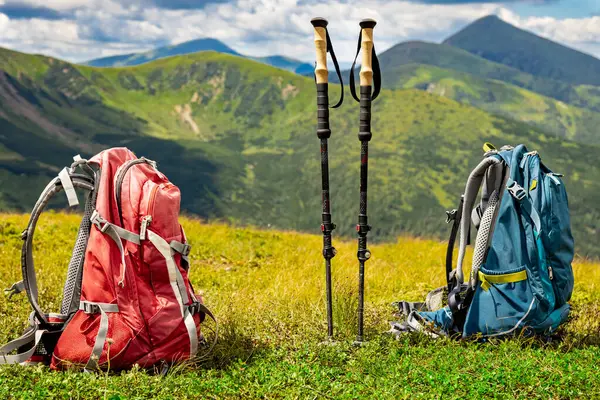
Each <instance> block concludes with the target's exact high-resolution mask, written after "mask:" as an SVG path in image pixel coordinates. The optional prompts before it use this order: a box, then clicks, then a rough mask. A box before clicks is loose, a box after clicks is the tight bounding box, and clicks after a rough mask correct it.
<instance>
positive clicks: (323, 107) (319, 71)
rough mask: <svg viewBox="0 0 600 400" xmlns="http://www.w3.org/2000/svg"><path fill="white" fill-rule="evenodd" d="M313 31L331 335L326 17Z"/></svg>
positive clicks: (329, 329) (315, 22)
mask: <svg viewBox="0 0 600 400" xmlns="http://www.w3.org/2000/svg"><path fill="white" fill-rule="evenodd" d="M311 23H312V24H313V27H314V32H315V39H314V40H315V49H316V60H317V62H316V66H315V80H316V83H317V136H318V137H319V139H320V141H321V204H322V213H321V231H322V232H323V258H324V259H325V291H326V301H327V334H328V336H329V337H330V338H332V337H333V310H332V309H333V301H332V289H331V259H332V258H333V257H334V256H335V248H334V247H333V245H332V241H331V232H332V231H333V230H334V229H335V225H334V224H333V223H332V222H331V203H330V198H329V149H328V143H327V140H328V139H329V137H330V136H331V129H330V128H329V88H328V83H327V82H328V78H329V72H328V70H327V45H328V43H327V29H326V27H327V21H326V20H324V19H322V18H315V19H313V20H312V21H311Z"/></svg>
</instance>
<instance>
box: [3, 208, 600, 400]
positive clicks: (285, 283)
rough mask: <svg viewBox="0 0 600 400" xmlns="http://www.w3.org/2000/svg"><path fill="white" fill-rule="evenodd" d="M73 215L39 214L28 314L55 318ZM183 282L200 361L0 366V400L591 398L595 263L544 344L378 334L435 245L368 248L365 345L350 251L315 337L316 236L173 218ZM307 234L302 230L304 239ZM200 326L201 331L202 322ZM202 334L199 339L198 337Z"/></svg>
mask: <svg viewBox="0 0 600 400" xmlns="http://www.w3.org/2000/svg"><path fill="white" fill-rule="evenodd" d="M78 221H79V217H78V216H77V215H64V214H54V213H49V214H46V215H44V216H42V219H41V221H40V224H39V225H38V230H37V232H36V237H37V238H38V241H37V245H36V253H35V254H36V256H35V261H36V268H37V271H38V280H39V284H40V297H41V301H42V305H43V306H45V307H47V308H48V310H51V309H57V308H58V306H59V304H60V292H61V290H62V284H63V279H64V276H65V274H66V265H67V263H68V257H69V255H70V251H71V248H72V244H73V241H74V237H75V235H76V233H77V228H78ZM26 222H27V216H24V215H3V216H0V263H1V264H0V266H1V268H0V287H8V286H10V284H12V283H13V282H15V281H18V280H19V279H20V266H19V262H20V247H21V240H20V238H19V234H20V232H21V231H22V229H23V228H24V227H25V225H26ZM183 224H184V226H185V229H186V232H187V234H188V238H189V240H190V242H191V244H192V245H193V252H192V259H193V260H192V273H191V278H192V281H193V284H194V286H195V287H196V289H197V290H200V291H202V292H203V294H204V297H205V301H206V303H207V305H209V306H210V307H211V308H212V309H213V310H214V312H215V313H216V315H217V317H218V319H219V321H220V330H221V332H220V336H219V343H218V345H217V347H216V348H215V350H214V352H213V353H212V354H211V355H210V356H209V357H205V358H204V359H203V360H197V361H195V362H194V363H188V364H186V365H181V366H177V367H175V368H173V369H171V371H170V372H169V373H168V374H167V375H166V376H160V375H159V374H156V373H154V372H153V371H143V370H140V369H134V370H132V371H127V372H114V371H109V372H108V373H102V374H96V373H91V374H83V373H76V372H52V371H50V370H49V369H48V368H46V367H41V366H38V367H21V366H4V367H1V368H0V398H3V399H4V398H26V399H38V398H52V399H55V398H59V399H62V398H64V399H69V398H73V399H78V398H107V399H146V398H152V397H155V398H167V399H168V398H173V399H185V398H291V399H305V398H310V399H321V398H369V399H372V398H382V399H388V398H389V399H399V398H444V399H446V398H527V399H529V398H544V399H559V398H593V397H597V396H599V394H600V375H599V373H600V367H598V365H599V364H600V347H599V346H600V290H599V289H600V268H599V267H600V265H598V264H594V263H591V262H587V261H585V260H577V262H576V264H575V266H574V268H575V278H576V286H575V292H574V295H573V299H572V302H571V304H572V306H573V312H572V317H571V320H570V321H569V323H568V324H567V325H566V326H564V327H563V328H562V329H561V330H560V332H559V334H558V335H557V336H556V337H554V338H553V339H552V340H551V341H542V340H541V339H525V338H519V339H515V340H507V341H494V342H492V343H476V342H471V341H460V342H454V341H450V340H438V341H434V340H432V339H428V338H426V337H424V336H420V335H416V334H415V335H407V336H405V337H403V338H401V339H400V340H394V339H392V338H390V337H388V335H386V334H384V332H385V331H386V330H387V329H388V321H389V320H392V319H393V316H392V312H393V309H392V307H391V306H390V303H391V302H392V301H394V300H400V299H406V300H419V299H421V298H423V297H424V296H425V294H426V293H427V292H428V291H429V290H430V289H432V288H435V287H437V286H440V285H442V284H443V279H444V278H443V259H444V254H445V244H444V243H440V242H434V241H428V240H421V239H411V238H399V239H398V241H397V242H396V243H390V244H378V245H374V246H371V251H372V253H373V258H372V259H371V260H370V261H369V262H368V263H367V275H366V290H367V291H366V322H365V323H366V327H367V338H368V342H367V343H366V344H365V345H363V346H361V347H355V346H353V344H352V342H353V339H354V330H355V318H356V317H355V308H356V282H357V269H358V268H357V262H356V255H355V254H356V244H355V242H354V241H351V242H340V241H338V240H336V241H335V244H336V247H337V248H338V255H337V256H336V257H335V258H334V260H333V271H334V282H335V305H334V312H335V322H336V328H337V331H336V339H337V343H336V344H335V345H327V344H322V342H323V340H324V339H325V332H326V324H325V301H324V267H323V261H322V257H321V237H320V236H318V235H308V234H299V233H295V232H280V231H265V230H256V229H250V228H237V227H229V226H225V225H218V224H203V223H200V222H199V221H196V220H192V219H183ZM315 231H316V229H315ZM28 314H29V303H28V302H27V299H26V297H25V296H24V295H20V296H17V297H16V298H13V299H12V300H11V301H9V300H8V299H7V298H6V297H0V342H6V341H8V340H9V339H11V338H15V337H16V336H18V335H19V334H20V333H21V332H22V330H23V329H24V328H25V325H26V320H27V316H28ZM207 326H208V324H207ZM207 332H208V329H207Z"/></svg>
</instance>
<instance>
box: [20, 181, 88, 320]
mask: <svg viewBox="0 0 600 400" xmlns="http://www.w3.org/2000/svg"><path fill="white" fill-rule="evenodd" d="M64 171H65V170H63V172H61V175H60V176H59V177H57V178H54V179H53V180H52V181H50V183H49V184H48V185H47V186H46V188H45V189H44V190H43V191H42V194H41V195H40V197H39V199H38V201H37V202H36V204H35V206H34V207H33V211H32V212H31V216H30V218H29V223H28V224H27V228H26V229H25V230H24V231H23V233H22V234H21V238H22V239H23V248H22V251H21V271H22V274H23V286H24V288H25V291H26V292H27V298H28V299H29V302H30V303H31V306H32V307H33V311H34V315H35V318H36V319H37V320H38V321H39V322H40V323H41V324H42V325H47V324H49V323H50V322H49V321H48V318H47V315H46V314H45V313H44V312H43V311H42V309H41V307H40V305H39V303H38V287H37V279H36V273H35V265H34V261H33V239H34V234H35V228H36V226H37V222H38V220H39V218H40V216H41V214H42V212H43V210H44V209H45V207H46V206H47V205H48V202H49V201H50V200H51V199H52V198H53V197H54V195H55V194H57V193H58V192H60V191H61V190H65V193H67V198H68V200H69V202H70V203H72V204H76V203H75V200H74V199H76V195H74V189H75V188H81V189H84V190H86V191H88V192H89V193H90V195H89V196H88V200H87V202H88V203H89V202H91V201H92V197H93V198H94V199H95V194H94V193H95V188H96V186H95V185H96V183H95V182H96V179H95V177H93V176H90V175H88V174H79V173H75V172H74V171H73V170H72V169H69V170H67V171H66V172H64ZM92 194H94V195H92ZM73 196H75V197H73ZM77 204H78V202H77ZM89 208H92V209H93V207H88V205H86V215H84V219H83V221H82V227H80V231H79V234H78V237H77V241H76V250H77V248H78V247H83V250H82V251H76V252H74V255H73V257H72V259H71V262H70V263H69V272H68V274H67V277H68V279H67V283H66V284H65V288H67V286H68V289H69V290H68V291H67V293H66V296H64V297H63V305H62V307H61V311H63V312H64V311H65V310H66V311H68V312H70V311H71V306H72V303H73V302H74V300H73V299H74V298H76V299H77V306H78V301H79V296H78V294H77V293H76V292H77V291H76V290H75V289H76V286H77V284H76V279H77V277H78V275H77V274H79V278H80V277H81V275H80V271H79V272H78V270H80V268H79V265H81V264H82V263H83V257H84V255H85V246H86V245H87V238H88V237H89V216H88V215H87V210H88V209H89ZM86 221H87V225H86V224H85V222H86ZM86 226H87V227H88V229H87V233H86V230H85V228H86ZM73 270H75V273H74V272H73ZM73 280H75V281H73ZM79 280H80V279H79ZM79 287H80V284H79ZM79 290H80V289H79Z"/></svg>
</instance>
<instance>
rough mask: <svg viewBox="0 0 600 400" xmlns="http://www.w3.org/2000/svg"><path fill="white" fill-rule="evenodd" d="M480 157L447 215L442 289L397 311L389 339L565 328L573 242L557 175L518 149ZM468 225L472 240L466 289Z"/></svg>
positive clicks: (530, 153)
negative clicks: (402, 316) (424, 334)
mask: <svg viewBox="0 0 600 400" xmlns="http://www.w3.org/2000/svg"><path fill="white" fill-rule="evenodd" d="M484 149H485V150H487V152H486V154H485V156H484V159H483V161H482V162H481V163H480V164H479V165H478V166H477V167H476V168H475V169H474V170H473V172H472V173H471V175H470V176H469V179H468V181H467V185H466V188H465V192H464V194H463V195H462V197H461V200H460V206H459V207H458V208H457V209H456V210H453V211H450V212H448V221H449V222H451V221H453V227H452V231H451V235H450V240H449V244H448V251H447V255H446V276H447V282H448V285H447V287H444V288H439V289H436V290H434V291H433V292H431V293H430V294H429V295H428V296H427V300H426V301H425V302H424V303H408V302H399V303H397V304H398V305H399V308H400V311H401V312H402V313H404V314H406V315H407V316H408V318H407V319H406V321H405V322H403V323H394V324H392V332H395V333H397V332H403V331H414V330H419V331H425V332H427V333H428V334H431V335H433V336H439V335H460V336H462V337H468V336H471V335H475V334H478V335H482V336H484V337H492V336H505V335H512V334H523V333H524V334H534V333H540V334H550V333H552V332H554V331H555V330H556V328H557V327H558V326H559V325H560V324H562V323H563V322H565V321H566V319H567V316H568V314H569V310H570V307H569V304H568V301H569V299H570V298H571V294H572V292H573V269H572V267H571V262H572V261H573V256H574V242H573V236H572V235H571V223H570V217H569V205H568V200H567V192H566V190H565V186H564V184H563V182H562V180H561V176H562V175H560V174H555V173H553V172H552V171H550V169H548V168H547V167H546V166H545V165H544V164H543V163H542V161H541V159H540V156H539V154H538V153H537V152H536V151H528V150H527V148H526V147H525V146H524V145H519V146H517V147H514V148H513V147H511V146H505V147H503V148H501V149H500V150H499V151H498V150H496V149H495V148H494V147H493V146H492V145H490V144H487V143H486V145H485V146H484ZM479 192H481V194H480V195H479ZM472 225H473V226H474V227H475V228H476V229H477V235H476V240H475V246H474V251H473V263H472V266H471V272H470V274H469V276H468V279H467V280H466V281H465V278H464V274H463V265H464V258H465V254H466V248H467V245H468V244H469V239H470V230H471V226H472ZM459 232H460V234H459ZM457 235H459V236H458V237H459V247H458V264H457V266H456V268H454V267H453V261H454V257H453V253H454V244H455V240H456V237H457ZM446 293H447V301H445V302H444V301H443V299H444V298H445V297H446V296H445V295H446Z"/></svg>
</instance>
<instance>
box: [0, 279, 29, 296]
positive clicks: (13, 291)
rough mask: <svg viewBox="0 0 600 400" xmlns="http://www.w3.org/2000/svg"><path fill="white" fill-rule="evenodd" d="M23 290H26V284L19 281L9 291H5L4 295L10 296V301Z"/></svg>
mask: <svg viewBox="0 0 600 400" xmlns="http://www.w3.org/2000/svg"><path fill="white" fill-rule="evenodd" d="M23 290H25V283H23V281H19V282H16V283H13V284H12V286H11V287H9V288H8V289H4V293H5V294H6V295H7V296H8V299H9V300H10V299H12V297H13V296H14V295H15V294H19V293H21V292H22V291H23Z"/></svg>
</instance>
